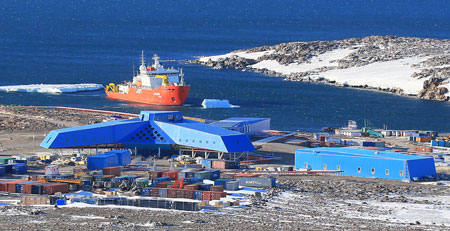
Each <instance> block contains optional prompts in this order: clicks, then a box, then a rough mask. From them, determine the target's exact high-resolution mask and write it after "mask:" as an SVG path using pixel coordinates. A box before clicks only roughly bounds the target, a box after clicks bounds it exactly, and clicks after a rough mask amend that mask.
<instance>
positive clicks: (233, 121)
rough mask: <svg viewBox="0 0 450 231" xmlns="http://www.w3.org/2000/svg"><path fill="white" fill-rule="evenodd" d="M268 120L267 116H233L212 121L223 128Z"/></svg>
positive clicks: (214, 124)
mask: <svg viewBox="0 0 450 231" xmlns="http://www.w3.org/2000/svg"><path fill="white" fill-rule="evenodd" d="M264 120H267V118H245V117H242V118H241V117H231V118H228V119H224V120H220V121H217V122H213V123H211V125H213V126H216V127H221V128H233V127H239V126H243V125H245V124H254V123H257V122H261V121H264Z"/></svg>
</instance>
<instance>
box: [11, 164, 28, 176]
mask: <svg viewBox="0 0 450 231" xmlns="http://www.w3.org/2000/svg"><path fill="white" fill-rule="evenodd" d="M11 173H12V174H26V173H27V165H26V164H13V165H12V167H11Z"/></svg>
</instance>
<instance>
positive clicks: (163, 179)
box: [152, 176, 171, 186]
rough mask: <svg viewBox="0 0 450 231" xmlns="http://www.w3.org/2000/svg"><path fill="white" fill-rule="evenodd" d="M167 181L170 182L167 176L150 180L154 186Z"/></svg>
mask: <svg viewBox="0 0 450 231" xmlns="http://www.w3.org/2000/svg"><path fill="white" fill-rule="evenodd" d="M167 181H171V179H170V177H168V176H163V177H158V178H155V179H152V185H155V186H156V185H157V184H158V183H161V182H167Z"/></svg>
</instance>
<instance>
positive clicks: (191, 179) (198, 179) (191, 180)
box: [184, 178, 203, 184]
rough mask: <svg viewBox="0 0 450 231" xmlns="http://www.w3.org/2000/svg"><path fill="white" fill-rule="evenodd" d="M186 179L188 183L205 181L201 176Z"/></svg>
mask: <svg viewBox="0 0 450 231" xmlns="http://www.w3.org/2000/svg"><path fill="white" fill-rule="evenodd" d="M184 181H185V183H187V184H196V183H203V179H200V178H185V179H184Z"/></svg>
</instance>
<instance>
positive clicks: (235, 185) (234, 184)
mask: <svg viewBox="0 0 450 231" xmlns="http://www.w3.org/2000/svg"><path fill="white" fill-rule="evenodd" d="M224 188H225V190H228V191H237V190H239V181H228V182H226V184H225V187H224Z"/></svg>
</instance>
